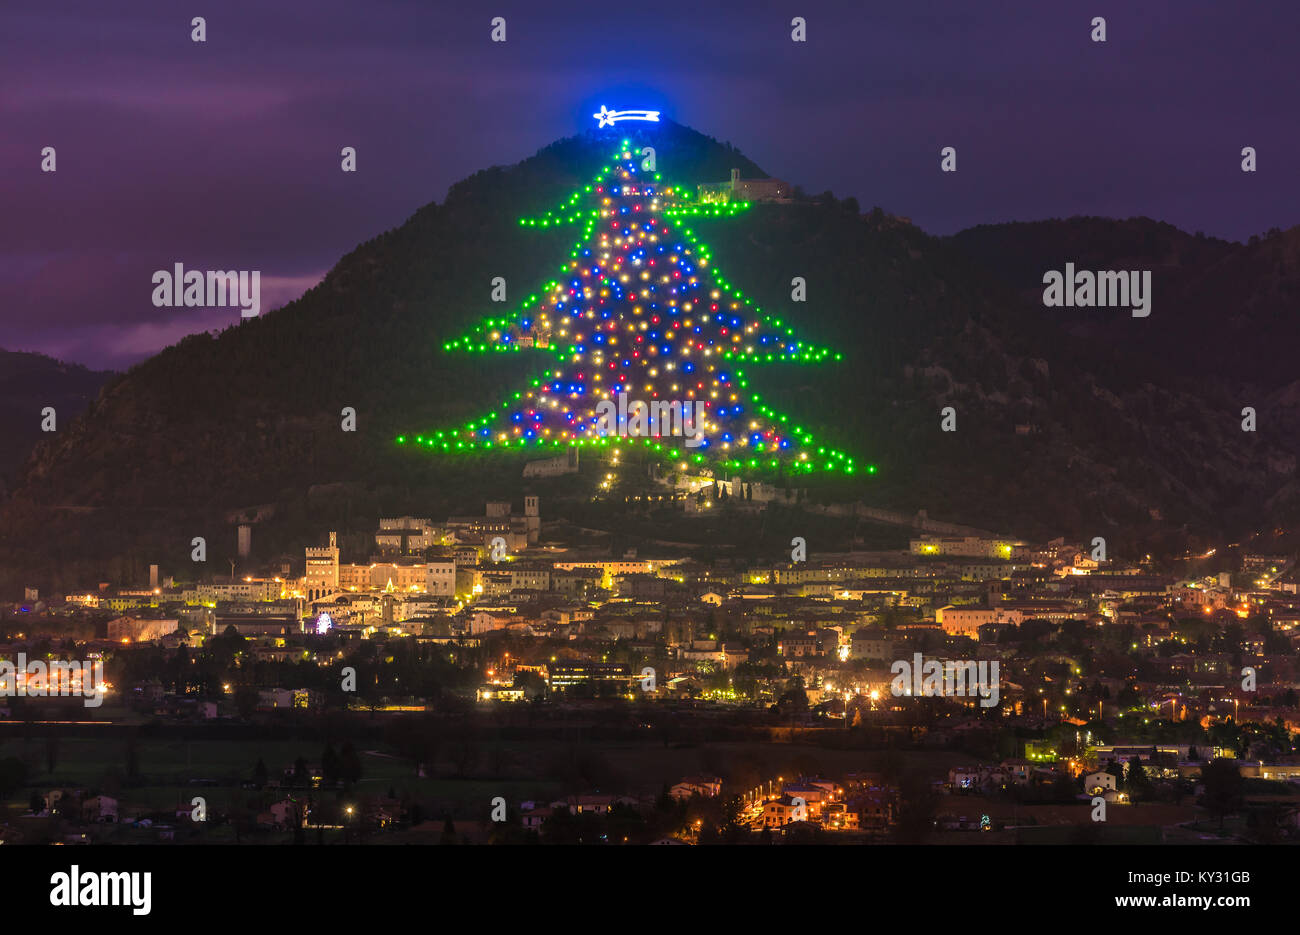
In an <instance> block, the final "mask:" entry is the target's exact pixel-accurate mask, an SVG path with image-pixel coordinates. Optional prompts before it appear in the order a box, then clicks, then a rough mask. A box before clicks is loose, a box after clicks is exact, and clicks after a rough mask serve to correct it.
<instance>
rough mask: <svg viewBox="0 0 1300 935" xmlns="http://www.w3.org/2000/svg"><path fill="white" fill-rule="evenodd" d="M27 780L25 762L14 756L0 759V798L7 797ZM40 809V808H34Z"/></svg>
mask: <svg viewBox="0 0 1300 935" xmlns="http://www.w3.org/2000/svg"><path fill="white" fill-rule="evenodd" d="M26 781H27V764H26V763H24V762H23V761H22V760H20V759H19V758H18V757H16V756H7V757H5V758H4V759H3V760H0V799H7V798H9V796H11V795H13V794H14V793H15V792H17V791H18V790H19V789H21V788H22V787H23V783H25V782H26ZM33 794H35V793H33ZM35 811H40V809H35Z"/></svg>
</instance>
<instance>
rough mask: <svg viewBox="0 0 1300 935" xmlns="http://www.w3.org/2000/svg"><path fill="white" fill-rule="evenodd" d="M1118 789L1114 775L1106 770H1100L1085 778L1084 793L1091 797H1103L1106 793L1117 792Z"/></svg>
mask: <svg viewBox="0 0 1300 935" xmlns="http://www.w3.org/2000/svg"><path fill="white" fill-rule="evenodd" d="M1117 789H1118V784H1117V783H1116V782H1115V777H1114V775H1112V774H1111V773H1108V772H1106V771H1105V770H1098V771H1097V772H1095V773H1089V774H1088V775H1086V776H1084V777H1083V791H1084V792H1086V793H1088V794H1089V795H1102V794H1103V793H1105V792H1115V791H1117ZM1108 801H1109V800H1108Z"/></svg>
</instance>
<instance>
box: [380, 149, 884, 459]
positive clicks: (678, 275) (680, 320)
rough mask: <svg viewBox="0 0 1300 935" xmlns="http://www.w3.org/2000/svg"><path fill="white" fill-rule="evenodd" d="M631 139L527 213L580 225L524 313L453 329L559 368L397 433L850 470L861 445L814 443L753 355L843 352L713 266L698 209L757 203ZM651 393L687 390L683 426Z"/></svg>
mask: <svg viewBox="0 0 1300 935" xmlns="http://www.w3.org/2000/svg"><path fill="white" fill-rule="evenodd" d="M634 150H636V147H634V146H632V145H631V143H630V141H629V140H623V141H622V144H621V145H620V146H619V149H618V151H617V152H615V153H614V155H613V158H612V160H611V161H610V163H609V164H608V165H606V166H605V167H604V168H603V169H602V170H601V172H600V173H599V174H598V175H597V176H596V177H595V179H594V180H593V184H590V185H587V186H585V187H584V188H582V189H580V190H578V191H575V192H573V193H572V195H571V196H570V197H569V199H568V200H567V201H566V202H564V204H563V205H562V206H561V207H559V208H557V209H556V210H554V211H551V212H547V213H546V214H544V215H543V216H542V217H540V218H534V219H527V218H525V219H521V221H520V224H521V225H523V226H525V227H542V228H550V227H556V226H562V225H567V224H581V225H584V229H583V234H582V239H580V240H579V241H578V242H577V243H576V244H575V245H574V247H573V250H572V252H571V253H570V256H569V259H568V261H567V262H566V263H565V264H564V265H563V266H562V277H561V278H560V279H556V280H551V281H550V282H548V283H546V284H545V286H544V287H543V288H542V289H541V290H540V295H537V294H535V295H530V296H528V297H527V298H526V299H525V300H524V302H523V303H522V305H521V306H520V308H519V310H518V311H517V312H516V313H515V314H514V315H512V316H510V317H505V318H488V319H484V320H483V321H482V322H480V323H479V325H478V326H477V327H475V328H474V329H473V330H471V331H470V332H469V333H467V334H466V335H464V336H462V337H460V338H457V339H455V340H452V341H449V342H447V344H445V345H444V349H446V350H455V351H472V352H486V351H495V352H518V351H520V350H521V349H525V348H527V349H531V350H534V351H544V352H547V353H550V354H553V355H554V356H555V357H556V364H557V366H556V369H554V370H551V371H549V372H547V373H546V375H545V376H543V377H540V378H538V379H535V380H533V381H532V384H531V385H530V386H521V388H520V390H519V391H518V392H516V393H514V394H512V396H511V397H510V398H508V399H507V400H506V401H504V402H503V403H501V404H500V405H499V406H498V407H497V408H496V409H495V410H493V411H490V412H489V413H487V414H486V415H484V416H482V417H481V418H478V419H475V420H473V421H472V422H470V423H469V424H468V425H466V426H463V427H462V428H459V429H452V430H447V431H439V432H435V433H433V434H432V435H416V436H406V435H403V436H399V437H398V439H397V441H398V443H399V444H408V443H410V444H412V445H414V446H423V447H426V448H429V449H433V450H435V451H442V452H456V451H459V450H464V449H491V448H497V449H500V448H507V447H508V448H518V447H521V446H528V445H533V446H544V447H550V448H557V449H558V448H567V447H572V446H586V445H590V446H599V447H604V446H607V445H609V444H610V443H611V440H612V442H613V443H615V444H620V445H621V444H623V443H624V441H625V440H626V442H627V443H629V444H638V443H639V444H643V445H645V446H648V449H649V452H648V453H650V454H651V455H652V456H656V457H663V458H664V459H665V460H668V459H671V460H672V461H673V462H680V461H681V460H682V459H683V458H685V457H689V458H690V459H691V460H694V461H700V462H702V461H704V460H705V459H706V457H707V458H708V459H709V460H711V461H714V462H718V463H721V464H722V465H723V466H724V467H726V468H730V469H732V470H739V469H741V468H749V469H760V468H761V469H765V470H771V469H778V468H780V467H781V466H783V465H784V466H786V467H785V470H787V471H789V470H794V471H800V472H812V471H814V470H816V471H825V470H841V471H844V472H846V473H852V472H853V471H854V470H855V467H854V460H853V459H852V458H851V457H849V456H848V455H846V454H844V453H843V452H839V451H835V450H833V449H830V448H827V447H825V446H822V445H818V444H817V442H816V441H815V440H814V439H813V436H812V434H811V433H810V432H808V431H807V430H806V429H805V428H803V427H801V426H797V425H792V424H790V423H789V420H788V419H787V417H785V416H782V415H780V414H779V413H777V412H775V411H773V410H772V409H771V408H769V407H768V406H766V405H765V404H763V403H762V401H761V399H760V398H759V397H758V396H757V395H755V394H754V393H753V392H752V391H751V390H750V389H749V382H748V380H747V378H746V376H745V372H744V371H743V370H742V369H741V365H743V364H747V363H758V364H764V363H769V362H773V361H782V360H784V361H791V362H796V363H816V362H820V361H824V360H828V359H835V360H838V359H840V358H841V357H842V355H840V354H832V352H831V351H830V350H828V349H825V348H818V347H814V346H812V345H811V344H809V343H807V342H804V341H801V340H798V339H796V338H795V336H794V330H793V329H792V328H789V327H787V326H786V325H785V324H784V323H783V322H782V321H781V319H779V318H774V317H772V316H770V315H765V314H763V311H762V309H761V308H759V307H757V306H755V305H754V304H753V302H752V301H750V300H749V299H748V298H746V297H745V296H744V295H743V294H742V293H740V292H738V291H736V290H735V289H734V288H733V287H732V285H731V284H730V283H728V282H727V281H726V279H725V278H724V277H723V276H722V275H720V274H719V273H718V272H717V270H715V269H714V268H713V266H712V258H711V256H710V255H709V249H708V247H707V246H706V245H704V244H702V243H700V242H699V241H698V240H697V239H696V237H695V234H694V233H693V232H692V231H691V230H690V228H689V227H687V226H686V221H685V219H686V218H689V217H690V216H692V215H697V214H707V215H711V216H728V217H729V216H731V215H734V214H735V213H737V212H738V211H740V210H743V209H744V208H747V207H748V205H747V204H746V203H736V204H733V205H729V206H708V205H698V204H694V203H693V200H691V199H689V198H688V195H687V193H688V189H687V188H674V187H672V186H665V185H661V184H660V176H659V174H658V173H657V172H654V171H653V170H652V169H648V168H645V167H643V165H642V162H641V153H640V152H639V151H635V152H634ZM622 394H625V395H622ZM620 398H621V399H622V404H621V405H620V404H619V399H620ZM696 401H698V402H699V404H700V405H702V406H703V407H704V415H703V417H702V418H698V419H687V418H686V413H685V410H690V411H691V413H690V414H691V415H692V416H694V415H696V414H697V412H698V409H697V407H696V406H695V405H693V404H694V403H695V402H696ZM652 402H655V403H662V404H664V405H665V406H667V405H669V404H670V403H672V402H677V403H679V404H680V405H679V406H678V409H679V415H680V417H679V418H678V420H677V422H676V426H677V429H676V431H673V427H672V426H671V425H669V426H666V427H665V426H664V425H663V424H662V423H659V424H658V425H656V424H654V412H653V411H652V410H651V409H650V404H651V403H652ZM665 418H666V417H665ZM687 422H691V423H692V430H691V431H690V432H687V431H686V423H687ZM701 423H702V424H701ZM611 435H612V436H615V437H613V438H612V439H611V438H610V436H611ZM688 435H689V436H691V438H687V436H688ZM688 441H689V442H691V443H690V444H688ZM867 470H868V472H871V471H873V469H872V468H868V469H867Z"/></svg>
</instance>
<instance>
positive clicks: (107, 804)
mask: <svg viewBox="0 0 1300 935" xmlns="http://www.w3.org/2000/svg"><path fill="white" fill-rule="evenodd" d="M81 820H82V821H89V822H95V823H109V822H116V821H117V799H115V798H113V797H112V796H108V795H96V796H92V797H91V798H89V799H86V800H85V801H84V802H82V803H81Z"/></svg>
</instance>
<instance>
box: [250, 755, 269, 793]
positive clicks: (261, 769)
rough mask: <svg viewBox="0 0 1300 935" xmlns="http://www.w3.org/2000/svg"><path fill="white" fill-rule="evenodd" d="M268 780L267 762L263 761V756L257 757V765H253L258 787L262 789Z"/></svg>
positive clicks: (254, 777)
mask: <svg viewBox="0 0 1300 935" xmlns="http://www.w3.org/2000/svg"><path fill="white" fill-rule="evenodd" d="M266 780H267V769H266V763H264V762H262V758H261V757H260V756H259V757H258V758H257V765H256V766H254V767H253V782H255V783H256V784H257V788H259V789H260V788H262V787H263V786H265V785H266Z"/></svg>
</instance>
